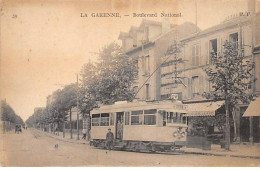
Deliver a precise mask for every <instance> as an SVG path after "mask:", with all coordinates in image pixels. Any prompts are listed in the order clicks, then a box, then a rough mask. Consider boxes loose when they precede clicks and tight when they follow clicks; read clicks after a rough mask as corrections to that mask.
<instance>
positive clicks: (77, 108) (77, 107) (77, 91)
mask: <svg viewBox="0 0 260 170" xmlns="http://www.w3.org/2000/svg"><path fill="white" fill-rule="evenodd" d="M77 132H78V136H77V139H78V140H79V77H78V74H77Z"/></svg>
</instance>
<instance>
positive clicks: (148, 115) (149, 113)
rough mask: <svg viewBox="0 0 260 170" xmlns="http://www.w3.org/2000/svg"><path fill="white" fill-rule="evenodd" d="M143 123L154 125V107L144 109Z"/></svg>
mask: <svg viewBox="0 0 260 170" xmlns="http://www.w3.org/2000/svg"><path fill="white" fill-rule="evenodd" d="M144 124H145V125H156V109H151V110H145V111H144Z"/></svg>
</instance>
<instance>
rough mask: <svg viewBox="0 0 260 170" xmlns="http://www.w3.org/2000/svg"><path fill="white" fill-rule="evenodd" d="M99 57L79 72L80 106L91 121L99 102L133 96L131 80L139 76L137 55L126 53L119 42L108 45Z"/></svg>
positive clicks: (105, 102)
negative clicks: (134, 56)
mask: <svg viewBox="0 0 260 170" xmlns="http://www.w3.org/2000/svg"><path fill="white" fill-rule="evenodd" d="M98 59H99V60H98V62H97V63H92V62H88V63H87V64H85V65H84V66H83V67H82V69H81V74H80V75H81V83H80V95H79V107H80V111H81V113H82V114H83V115H84V116H86V117H87V120H88V121H89V114H90V111H91V110H92V109H93V108H95V107H98V104H99V103H102V104H113V103H114V102H116V101H121V100H127V101H131V100H133V98H134V91H133V89H132V84H133V82H134V80H135V77H136V76H137V65H136V59H135V58H132V57H129V56H127V55H125V54H124V53H123V51H122V49H121V47H120V46H119V45H118V44H116V43H111V44H109V45H107V46H105V47H104V48H103V49H102V51H101V52H100V55H99V58H98ZM88 125H89V126H90V122H89V123H88Z"/></svg>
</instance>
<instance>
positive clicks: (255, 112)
mask: <svg viewBox="0 0 260 170" xmlns="http://www.w3.org/2000/svg"><path fill="white" fill-rule="evenodd" d="M259 106H260V97H257V98H256V99H255V100H254V101H251V103H250V104H249V106H248V108H247V109H246V111H245V113H244V114H243V117H250V116H260V109H259Z"/></svg>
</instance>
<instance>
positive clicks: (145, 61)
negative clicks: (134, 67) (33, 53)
mask: <svg viewBox="0 0 260 170" xmlns="http://www.w3.org/2000/svg"><path fill="white" fill-rule="evenodd" d="M143 69H144V75H148V74H149V73H150V56H149V55H147V56H144V57H143Z"/></svg>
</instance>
